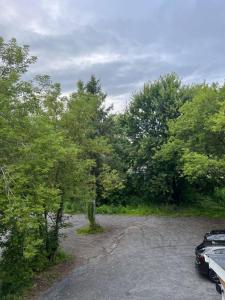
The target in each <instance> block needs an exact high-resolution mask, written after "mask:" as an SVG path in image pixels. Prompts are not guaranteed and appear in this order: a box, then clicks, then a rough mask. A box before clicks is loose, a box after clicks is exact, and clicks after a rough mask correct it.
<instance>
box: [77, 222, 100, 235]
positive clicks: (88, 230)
mask: <svg viewBox="0 0 225 300" xmlns="http://www.w3.org/2000/svg"><path fill="white" fill-rule="evenodd" d="M104 231H105V230H104V228H103V227H102V226H100V225H99V224H96V225H95V226H90V225H88V226H84V227H81V228H78V229H77V233H78V234H96V233H102V232H104Z"/></svg>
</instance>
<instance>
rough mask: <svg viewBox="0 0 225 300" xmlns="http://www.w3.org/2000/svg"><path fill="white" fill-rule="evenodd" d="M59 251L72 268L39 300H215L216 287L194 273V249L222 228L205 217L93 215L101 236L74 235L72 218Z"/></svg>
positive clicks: (76, 223) (78, 222) (78, 220)
mask: <svg viewBox="0 0 225 300" xmlns="http://www.w3.org/2000/svg"><path fill="white" fill-rule="evenodd" d="M69 221H70V222H71V227H69V228H67V229H66V230H65V233H66V236H65V237H64V239H63V241H62V245H63V247H64V248H65V249H66V250H67V251H68V252H70V253H73V254H74V255H76V257H77V262H78V264H79V266H77V267H76V268H75V269H74V270H73V272H72V273H71V274H70V275H69V276H67V277H66V278H65V279H64V280H62V281H61V282H58V283H56V284H55V285H54V286H53V287H52V288H51V289H50V290H48V291H47V292H46V293H45V294H44V295H42V297H41V298H40V299H42V300H46V299H48V300H53V299H54V300H55V299H63V300H72V299H73V300H74V299H79V300H80V299H82V300H94V299H96V300H106V299H109V300H119V299H121V300H123V299H132V300H139V299H151V300H165V299H167V300H178V299H179V300H181V299H184V300H185V299H186V300H201V299H202V300H203V299H204V300H217V299H218V300H219V299H221V296H220V295H219V294H217V292H216V289H215V285H214V284H213V283H211V282H209V281H208V280H207V279H206V278H204V277H202V276H200V275H199V274H198V272H197V271H196V269H195V264H194V248H195V246H196V245H197V244H199V243H200V242H201V240H202V236H203V234H204V233H205V232H207V231H209V230H211V229H217V228H225V221H222V220H208V219H206V218H188V217H187V218H184V217H182V218H180V217H177V218H171V217H126V216H98V221H99V223H100V224H101V225H103V226H104V227H105V228H106V232H105V233H102V234H98V235H89V236H78V235H77V234H76V233H75V231H76V228H78V227H80V226H82V225H84V224H85V222H86V220H85V218H84V217H83V216H73V217H71V218H70V220H69Z"/></svg>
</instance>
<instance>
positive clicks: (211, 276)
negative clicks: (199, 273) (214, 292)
mask: <svg viewBox="0 0 225 300" xmlns="http://www.w3.org/2000/svg"><path fill="white" fill-rule="evenodd" d="M209 279H210V280H211V281H212V282H214V283H219V278H218V276H217V275H216V273H215V272H214V271H213V270H212V269H209Z"/></svg>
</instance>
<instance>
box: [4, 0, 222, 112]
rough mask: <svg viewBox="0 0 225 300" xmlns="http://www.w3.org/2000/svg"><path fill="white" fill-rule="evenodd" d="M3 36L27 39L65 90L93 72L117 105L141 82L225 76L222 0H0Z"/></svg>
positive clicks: (38, 68)
mask: <svg viewBox="0 0 225 300" xmlns="http://www.w3.org/2000/svg"><path fill="white" fill-rule="evenodd" d="M0 36H3V38H5V39H9V38H11V37H16V38H17V40H18V42H20V43H23V44H28V45H30V47H31V52H32V53H33V54H35V55H37V56H38V62H37V64H36V65H35V66H33V67H32V69H31V73H32V74H36V73H41V74H43V73H44V74H49V75H51V76H52V78H53V80H54V81H59V82H60V83H61V84H62V89H63V92H65V93H66V92H70V91H72V90H74V89H75V82H76V81H77V80H78V79H82V80H87V79H88V78H89V77H90V75H91V74H96V76H97V77H99V78H100V79H101V82H102V86H103V87H104V89H105V91H106V92H107V93H108V96H109V97H108V99H107V101H108V103H109V102H113V103H114V107H115V110H117V111H118V110H121V109H123V108H124V107H125V105H126V103H128V101H129V99H130V95H131V94H132V92H134V91H135V90H137V89H138V88H140V87H141V86H142V85H143V83H144V82H145V81H149V80H153V79H157V78H158V77H159V75H161V74H165V73H168V72H177V73H178V75H179V76H180V77H181V78H182V79H183V80H184V82H196V81H197V82H201V81H203V80H206V81H208V82H212V81H219V82H221V81H223V79H224V78H225V0H0Z"/></svg>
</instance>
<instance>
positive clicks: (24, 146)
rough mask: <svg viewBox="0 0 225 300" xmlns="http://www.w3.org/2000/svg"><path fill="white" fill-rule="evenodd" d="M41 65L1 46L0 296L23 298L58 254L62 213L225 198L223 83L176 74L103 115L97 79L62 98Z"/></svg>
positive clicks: (10, 45) (21, 49)
mask: <svg viewBox="0 0 225 300" xmlns="http://www.w3.org/2000/svg"><path fill="white" fill-rule="evenodd" d="M35 61H36V58H35V57H31V56H30V55H29V48H28V47H27V46H20V45H18V44H17V42H16V40H15V39H12V40H11V41H9V42H6V41H4V40H3V39H0V247H1V248H2V257H1V261H0V280H1V293H2V297H3V295H7V294H10V293H11V294H13V293H16V292H18V291H19V290H20V289H21V288H22V287H24V286H26V285H27V284H29V282H30V280H31V278H32V277H33V276H34V274H35V272H38V271H41V270H43V269H44V268H45V267H46V266H48V265H49V264H50V263H52V262H54V260H55V259H56V257H57V250H58V246H59V234H60V229H61V227H62V226H63V225H64V219H63V213H64V211H65V209H66V210H67V211H69V210H71V211H75V210H76V211H77V210H79V211H80V210H83V211H85V212H86V213H87V215H88V219H89V221H90V226H93V227H94V226H96V222H95V206H96V205H97V206H101V205H103V204H107V205H140V204H145V205H148V204H151V203H155V204H158V205H160V204H162V203H167V204H168V203H170V204H174V205H182V204H189V205H195V204H196V203H197V202H199V201H206V200H207V201H213V203H217V204H218V205H220V206H221V205H224V201H225V189H224V182H225V85H222V86H219V85H217V84H211V85H208V84H194V85H183V84H182V83H181V81H180V80H179V78H178V77H177V76H176V75H175V74H168V75H166V76H164V77H160V78H159V79H158V80H156V81H154V82H149V83H146V84H145V85H144V87H143V88H142V89H141V90H140V91H137V92H135V93H134V94H133V96H132V99H131V101H130V104H129V106H128V108H127V109H126V111H125V112H124V113H121V114H116V115H115V114H113V113H112V110H111V108H106V107H105V105H104V101H105V98H106V94H105V93H104V91H103V89H102V87H101V84H100V82H99V80H97V79H96V78H95V76H91V78H90V80H89V81H88V82H87V83H84V82H82V81H78V82H77V88H76V90H75V91H74V92H73V93H71V94H70V95H69V96H62V94H61V87H60V84H58V83H53V82H52V81H51V79H50V78H49V76H46V75H42V76H40V75H39V76H36V77H35V78H34V79H33V80H31V81H25V80H24V74H25V73H26V72H27V70H28V67H29V65H30V64H32V63H34V62H35Z"/></svg>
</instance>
